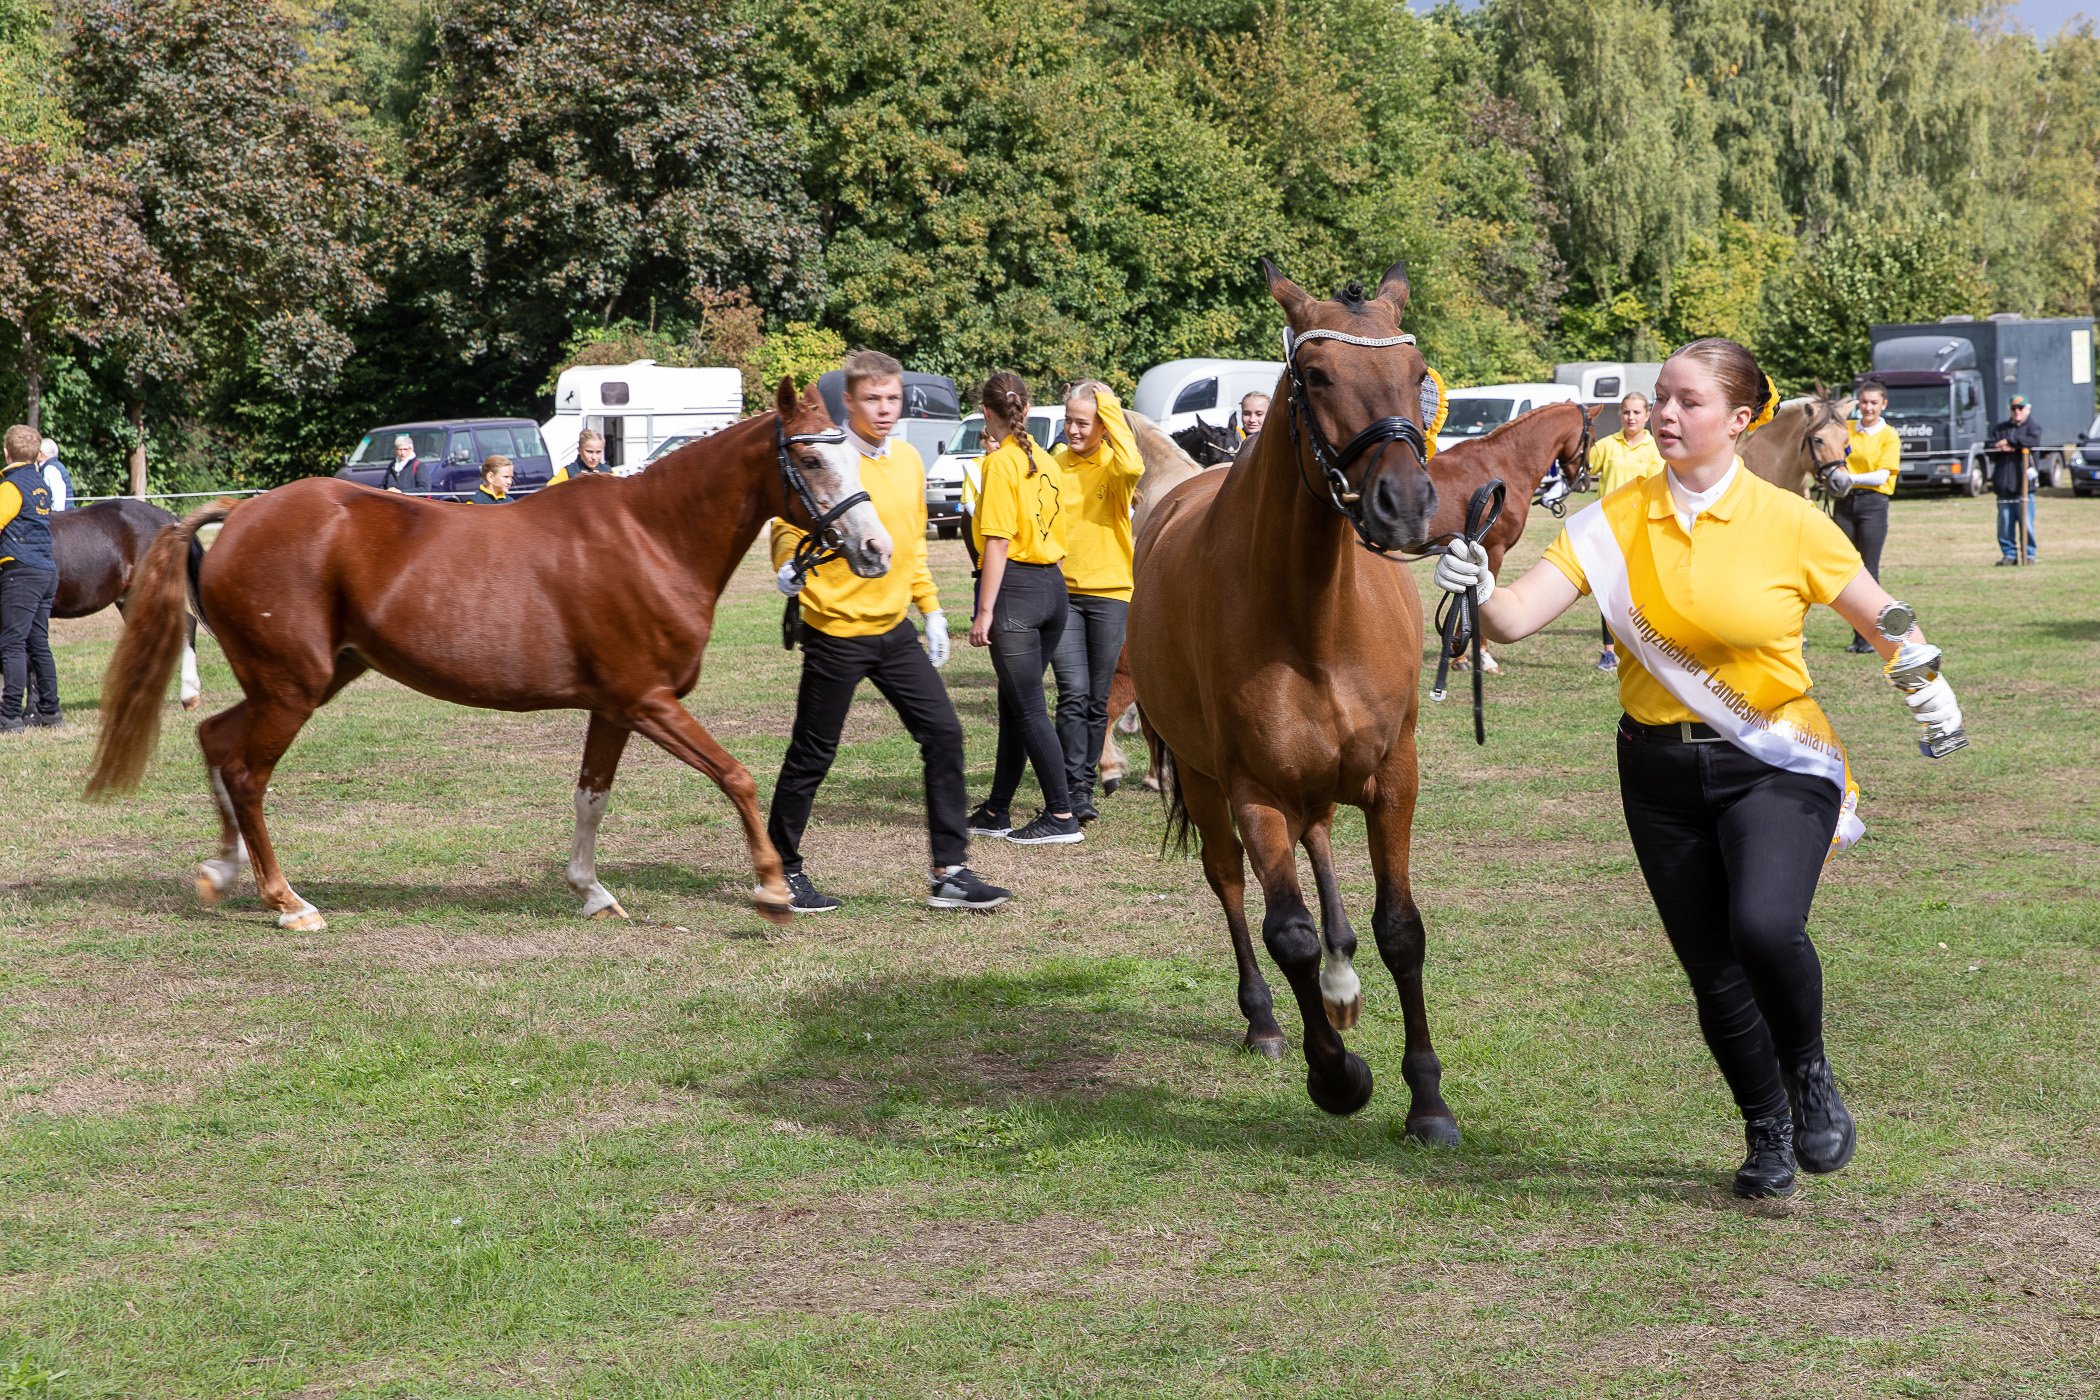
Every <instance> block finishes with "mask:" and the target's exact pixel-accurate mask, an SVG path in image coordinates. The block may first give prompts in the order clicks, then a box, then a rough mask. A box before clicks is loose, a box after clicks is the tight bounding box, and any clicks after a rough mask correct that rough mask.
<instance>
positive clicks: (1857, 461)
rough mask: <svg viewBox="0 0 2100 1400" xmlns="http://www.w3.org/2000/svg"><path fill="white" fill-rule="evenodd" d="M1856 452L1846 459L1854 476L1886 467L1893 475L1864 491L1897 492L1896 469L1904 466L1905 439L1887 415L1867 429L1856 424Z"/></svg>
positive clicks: (1854, 433)
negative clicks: (1897, 431)
mask: <svg viewBox="0 0 2100 1400" xmlns="http://www.w3.org/2000/svg"><path fill="white" fill-rule="evenodd" d="M1850 441H1851V443H1852V453H1851V455H1850V456H1848V457H1847V458H1846V459H1845V470H1846V471H1849V472H1851V473H1852V474H1853V475H1854V476H1865V475H1866V474H1867V473H1869V472H1880V471H1885V472H1887V473H1888V474H1889V479H1888V480H1887V481H1884V482H1882V483H1881V485H1879V486H1864V487H1861V488H1860V489H1861V490H1863V491H1879V492H1880V493H1881V494H1882V495H1884V496H1893V495H1895V494H1896V473H1897V472H1899V471H1901V470H1902V469H1903V439H1902V438H1900V437H1897V436H1896V430H1895V429H1894V428H1891V427H1890V426H1889V421H1888V419H1886V418H1884V419H1882V420H1881V421H1880V422H1878V423H1876V424H1875V425H1874V428H1873V431H1871V432H1863V431H1861V430H1860V429H1859V428H1856V427H1855V428H1853V429H1852V430H1851V432H1850Z"/></svg>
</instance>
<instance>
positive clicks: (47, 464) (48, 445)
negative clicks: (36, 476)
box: [36, 438, 73, 511]
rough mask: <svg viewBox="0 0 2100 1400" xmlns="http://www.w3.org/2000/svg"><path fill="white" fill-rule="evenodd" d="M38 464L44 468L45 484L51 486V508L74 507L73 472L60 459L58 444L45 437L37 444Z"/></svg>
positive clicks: (58, 509) (67, 508)
mask: <svg viewBox="0 0 2100 1400" xmlns="http://www.w3.org/2000/svg"><path fill="white" fill-rule="evenodd" d="M36 460H37V464H38V465H39V466H41V467H42V468H43V469H44V485H46V486H48V487H50V488H51V509H52V510H54V511H60V510H71V509H72V508H73V474H72V473H71V472H69V471H67V470H66V464H65V463H64V462H61V461H59V460H58V444H57V443H55V442H53V441H52V440H51V439H50V438H45V439H44V440H43V442H41V443H39V444H38V446H37V457H36Z"/></svg>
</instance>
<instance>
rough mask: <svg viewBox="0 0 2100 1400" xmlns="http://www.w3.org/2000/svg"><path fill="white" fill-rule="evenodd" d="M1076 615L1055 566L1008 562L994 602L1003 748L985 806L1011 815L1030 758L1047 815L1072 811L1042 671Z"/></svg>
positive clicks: (995, 759) (995, 665)
mask: <svg viewBox="0 0 2100 1400" xmlns="http://www.w3.org/2000/svg"><path fill="white" fill-rule="evenodd" d="M1068 611H1069V608H1068V606H1067V602H1066V594H1065V576H1064V572H1063V571H1062V570H1060V569H1059V568H1058V567H1057V566H1056V565H1055V564H1015V563H1011V562H1009V563H1008V564H1007V566H1006V573H1005V574H1004V576H1002V578H1001V579H1000V582H999V597H998V598H997V599H996V600H995V601H994V602H993V603H992V636H991V642H992V670H993V671H994V672H996V673H997V674H998V677H999V746H998V749H997V750H996V751H995V753H994V755H993V762H992V792H991V796H990V797H988V798H986V799H985V805H986V806H989V807H991V808H992V809H993V810H995V811H1002V812H1003V811H1005V810H1007V809H1008V808H1010V807H1011V806H1012V805H1013V800H1014V791H1015V789H1017V788H1019V787H1020V786H1021V770H1022V767H1023V760H1024V758H1025V760H1026V762H1027V763H1032V764H1034V765H1035V780H1036V782H1037V784H1038V785H1040V786H1041V788H1042V789H1043V803H1044V806H1045V808H1046V810H1048V811H1052V812H1069V811H1071V810H1072V792H1071V788H1070V787H1069V786H1068V785H1067V784H1066V782H1065V748H1064V745H1063V744H1062V743H1060V742H1059V741H1058V737H1057V727H1056V726H1055V725H1053V724H1052V723H1051V722H1050V709H1049V706H1048V705H1046V704H1045V703H1044V701H1043V668H1044V667H1045V666H1047V665H1049V664H1050V658H1051V657H1052V656H1054V655H1055V654H1056V653H1057V644H1058V642H1059V640H1060V639H1061V638H1063V636H1064V634H1065V615H1066V613H1067V612H1068Z"/></svg>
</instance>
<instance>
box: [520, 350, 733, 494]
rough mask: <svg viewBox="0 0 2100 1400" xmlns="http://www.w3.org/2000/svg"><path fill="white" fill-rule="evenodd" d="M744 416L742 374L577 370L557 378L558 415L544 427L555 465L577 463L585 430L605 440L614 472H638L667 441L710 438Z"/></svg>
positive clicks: (647, 364)
mask: <svg viewBox="0 0 2100 1400" xmlns="http://www.w3.org/2000/svg"><path fill="white" fill-rule="evenodd" d="M743 416H744V376H743V375H742V374H741V373H740V372H739V371H737V370H733V369H719V368H712V369H711V368H692V367H686V366H677V365H660V364H658V363H657V362H656V361H654V360H636V361H634V362H633V363H632V364H625V365H575V366H572V367H570V368H568V369H565V370H563V371H562V372H561V374H560V376H559V377H558V378H557V379H556V380H555V381H554V416H553V417H552V418H549V419H548V420H547V421H546V423H545V424H544V425H543V426H542V427H541V428H540V435H541V436H542V437H543V438H545V439H546V441H547V449H548V453H549V455H550V456H551V457H552V458H553V460H554V461H555V462H556V463H557V464H559V465H561V466H564V467H567V466H572V465H574V463H575V461H576V442H577V439H578V438H580V437H582V436H583V434H584V431H585V430H586V429H588V430H590V431H592V432H595V433H599V434H601V435H602V436H603V437H604V438H605V465H606V467H607V468H609V469H613V470H620V469H623V468H624V469H626V470H624V471H621V474H622V475H626V474H627V471H631V470H634V469H638V468H639V467H640V466H641V464H642V463H643V462H644V461H646V460H647V459H648V457H649V455H650V454H651V453H652V452H654V451H655V450H656V449H657V448H658V447H660V446H662V445H663V442H664V440H665V439H666V438H673V437H688V438H692V437H705V436H707V435H708V434H709V433H716V432H720V431H721V430H722V429H724V428H726V427H728V426H729V425H730V424H731V423H734V422H736V420H737V419H739V418H741V417H743Z"/></svg>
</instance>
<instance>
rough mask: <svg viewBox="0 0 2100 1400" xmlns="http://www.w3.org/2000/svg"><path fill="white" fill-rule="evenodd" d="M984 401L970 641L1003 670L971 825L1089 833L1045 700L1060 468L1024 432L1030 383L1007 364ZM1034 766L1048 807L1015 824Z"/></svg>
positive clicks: (1060, 524)
mask: <svg viewBox="0 0 2100 1400" xmlns="http://www.w3.org/2000/svg"><path fill="white" fill-rule="evenodd" d="M978 400H979V403H980V406H981V407H982V408H983V409H984V440H985V441H986V442H987V443H990V444H991V447H990V450H988V451H987V452H986V453H985V454H984V461H983V464H982V471H983V473H984V479H983V485H982V486H981V487H980V488H979V490H978V495H977V510H976V513H975V514H973V515H972V516H971V517H970V530H971V533H972V537H973V538H974V539H975V540H976V542H977V554H978V559H979V561H980V562H979V566H978V578H977V616H976V618H975V620H974V621H972V622H971V624H970V645H971V646H973V647H982V646H988V647H990V648H991V649H992V670H993V671H995V672H996V673H997V674H998V677H999V747H998V755H997V759H996V761H995V762H994V764H993V768H992V791H991V795H990V796H988V797H987V798H985V800H984V801H983V802H982V803H980V804H979V805H978V807H977V810H976V811H974V812H972V813H971V814H970V831H971V832H972V834H974V835H979V836H1004V837H1005V838H1006V839H1007V840H1009V841H1012V842H1014V843H1015V844H1017V845H1022V846H1058V845H1068V844H1070V843H1072V842H1074V841H1080V840H1083V839H1085V837H1084V833H1082V832H1081V831H1080V829H1079V819H1078V817H1077V816H1075V815H1074V814H1073V811H1072V795H1071V789H1070V787H1069V785H1068V784H1067V783H1066V781H1065V751H1064V746H1063V745H1062V744H1060V743H1059V742H1058V739H1057V729H1056V727H1055V726H1053V725H1052V724H1051V723H1050V711H1049V708H1048V707H1047V706H1046V705H1045V704H1044V703H1043V668H1044V667H1045V666H1047V665H1049V664H1050V658H1051V656H1052V655H1054V654H1055V653H1056V651H1057V643H1058V641H1059V639H1060V638H1062V637H1063V636H1064V632H1065V614H1066V612H1067V611H1068V607H1067V600H1066V593H1065V576H1064V574H1063V573H1062V572H1061V571H1060V570H1059V567H1058V566H1059V565H1060V564H1062V563H1063V562H1064V558H1065V511H1064V481H1063V476H1064V473H1063V472H1061V471H1060V470H1059V469H1058V466H1057V463H1055V462H1053V461H1052V460H1051V459H1050V454H1049V453H1048V452H1047V451H1045V450H1044V449H1043V448H1042V447H1041V446H1039V445H1038V444H1037V443H1036V441H1035V439H1033V438H1031V437H1030V436H1029V435H1028V407H1029V401H1028V386H1027V385H1026V384H1024V383H1022V382H1021V377H1020V376H1019V375H1016V374H1008V373H1006V372H1004V371H1001V372H1000V373H998V374H995V375H993V376H992V377H991V378H989V379H987V380H985V381H984V387H983V388H981V389H980V390H979V391H978ZM1024 755H1025V756H1026V760H1027V762H1028V763H1030V764H1033V765H1034V767H1035V780H1036V782H1037V783H1039V784H1040V785H1041V786H1042V789H1043V810H1042V811H1041V812H1040V813H1038V814H1037V815H1036V818H1035V820H1033V821H1031V822H1029V823H1028V824H1027V825H1026V826H1023V827H1021V828H1019V829H1018V830H1016V829H1015V828H1014V825H1013V818H1012V808H1013V797H1014V790H1015V789H1016V788H1018V787H1019V786H1020V785H1021V769H1022V766H1023V756H1024Z"/></svg>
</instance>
